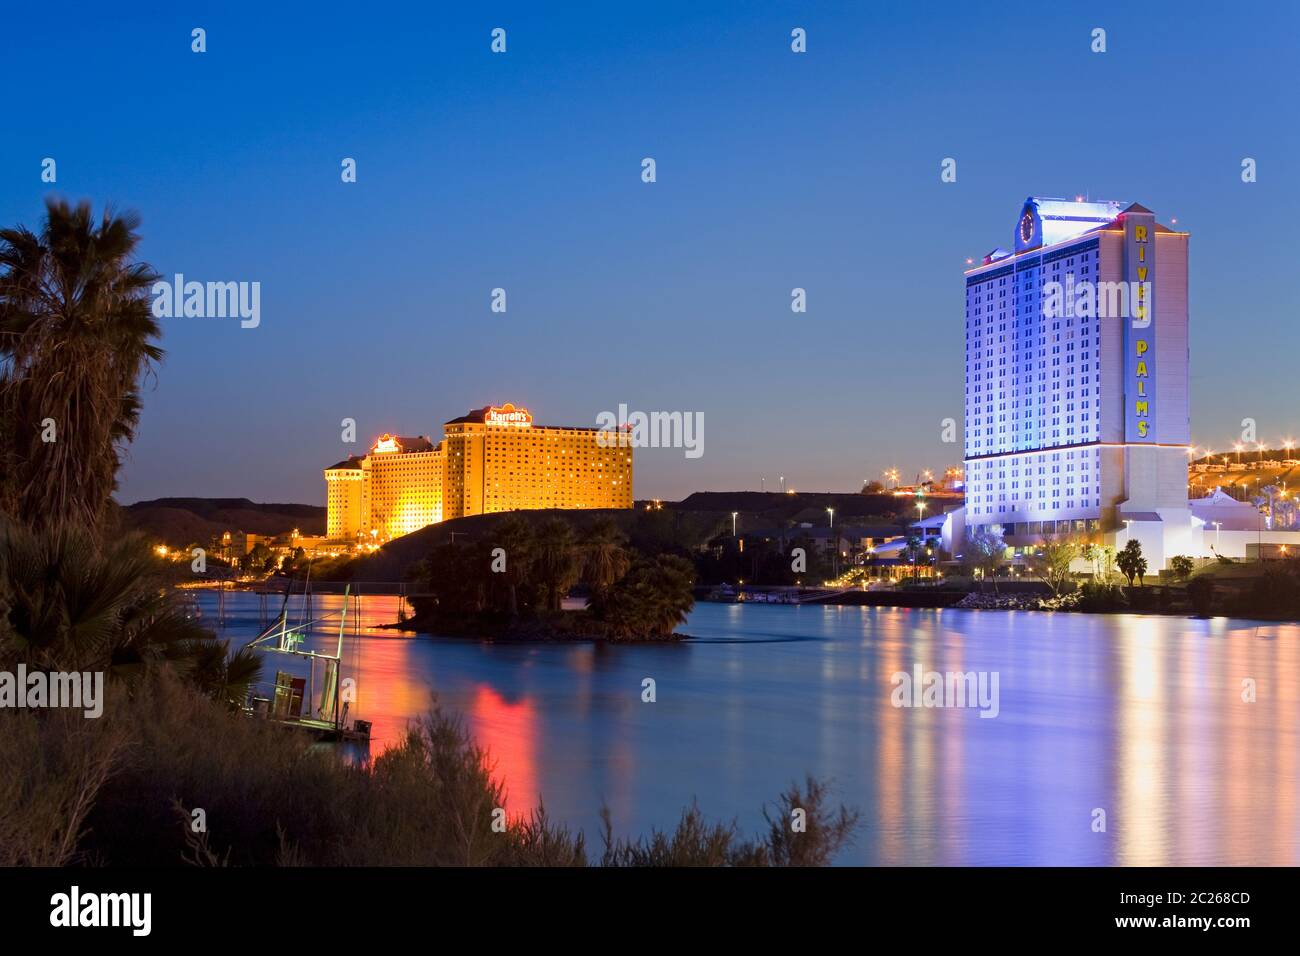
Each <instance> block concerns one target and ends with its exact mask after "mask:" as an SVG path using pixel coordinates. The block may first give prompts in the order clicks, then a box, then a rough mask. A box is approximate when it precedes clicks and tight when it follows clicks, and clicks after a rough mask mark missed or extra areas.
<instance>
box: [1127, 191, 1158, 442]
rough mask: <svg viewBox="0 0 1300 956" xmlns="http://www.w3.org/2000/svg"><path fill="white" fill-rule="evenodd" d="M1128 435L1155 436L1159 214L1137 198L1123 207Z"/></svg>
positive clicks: (1138, 439)
mask: <svg viewBox="0 0 1300 956" xmlns="http://www.w3.org/2000/svg"><path fill="white" fill-rule="evenodd" d="M1120 221H1121V222H1123V224H1124V279H1125V282H1126V285H1127V287H1128V289H1129V296H1128V310H1127V311H1128V315H1127V316H1125V317H1124V318H1123V320H1122V321H1123V322H1124V440H1125V441H1126V442H1129V443H1139V444H1154V443H1155V442H1156V411H1157V409H1156V322H1155V314H1156V313H1155V270H1156V243H1155V235H1156V220H1155V215H1154V214H1153V213H1152V212H1151V210H1149V209H1146V208H1144V207H1142V206H1139V205H1137V204H1134V205H1132V206H1130V207H1129V208H1128V209H1126V210H1124V214H1123V216H1122V217H1121V218H1120Z"/></svg>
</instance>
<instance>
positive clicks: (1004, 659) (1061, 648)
mask: <svg viewBox="0 0 1300 956" xmlns="http://www.w3.org/2000/svg"><path fill="white" fill-rule="evenodd" d="M198 600H199V603H200V607H201V608H202V610H203V616H204V619H205V621H207V622H208V623H210V624H215V623H216V600H215V595H213V594H211V593H201V594H200V595H199V599H198ZM271 600H272V601H274V600H275V599H271ZM341 600H342V599H341V598H339V597H322V596H317V597H316V598H315V611H316V614H317V615H320V614H321V613H322V612H323V611H324V612H328V611H331V610H333V611H337V609H338V608H339V606H340V605H341ZM397 600H398V599H397V598H395V597H366V598H365V599H364V601H363V603H362V610H361V614H360V625H361V627H360V633H357V632H356V630H355V629H354V624H355V623H356V622H357V616H356V615H355V614H353V617H352V618H351V619H350V620H349V622H348V627H347V636H345V638H344V667H343V673H344V676H345V677H348V676H353V677H355V678H356V681H357V690H358V699H357V704H356V706H355V707H354V708H353V711H352V713H353V715H355V716H359V717H362V718H365V719H368V720H371V721H372V722H373V724H374V738H373V740H372V744H371V752H372V753H374V754H377V753H379V752H380V751H382V750H383V748H384V747H385V746H387V745H389V744H390V743H392V742H393V741H394V740H396V739H399V738H400V737H401V735H402V733H403V731H404V728H405V726H406V724H407V721H408V720H409V719H410V718H411V717H413V716H414V715H416V714H419V713H421V712H422V711H424V710H427V709H428V708H429V707H430V705H431V704H432V702H433V699H434V695H435V694H436V696H437V700H438V703H439V704H440V705H441V706H442V708H443V709H444V710H447V711H452V712H457V713H459V714H462V715H463V716H464V719H465V721H466V724H467V726H468V728H469V730H470V731H471V732H472V734H473V735H474V737H475V738H476V739H477V740H478V741H479V743H480V744H482V745H483V746H485V747H486V748H488V750H489V751H490V753H491V756H492V759H493V761H494V762H495V768H496V773H497V775H498V776H499V778H500V779H502V780H503V781H504V783H505V785H506V788H507V792H508V811H509V812H510V813H511V814H512V815H514V814H520V813H524V812H526V811H527V810H528V809H530V808H532V807H534V806H536V805H537V803H538V801H539V800H543V799H544V800H545V803H546V808H547V812H548V813H549V814H550V815H551V816H552V817H554V818H556V819H558V820H561V821H564V822H566V823H568V824H570V825H571V826H573V827H576V828H581V829H583V830H585V831H586V833H587V836H588V839H589V842H590V843H591V845H592V846H593V849H595V850H596V851H597V852H598V851H599V838H598V831H597V820H598V817H597V814H598V812H599V810H600V807H601V805H602V803H603V804H606V805H608V807H609V808H610V811H611V814H612V817H613V821H614V826H615V829H616V831H618V832H620V833H624V834H641V833H646V832H648V831H649V829H650V828H651V827H652V826H658V827H664V828H667V827H671V826H673V825H674V824H675V823H676V821H677V819H678V817H679V815H680V813H681V810H682V808H683V807H684V806H685V805H686V804H688V803H689V802H690V801H691V799H692V798H695V799H697V800H698V802H699V805H700V808H701V809H702V810H703V811H704V812H705V813H706V815H708V816H709V817H710V818H720V819H726V820H730V819H733V818H734V819H736V820H737V821H738V822H739V823H740V825H741V828H742V829H743V830H745V831H746V832H757V831H758V830H759V828H760V827H761V826H762V824H763V820H762V815H761V809H762V806H763V805H764V803H765V802H770V801H772V800H774V799H775V798H776V797H777V795H778V794H779V793H780V792H781V791H782V790H783V789H785V788H786V787H787V786H788V785H789V784H790V783H791V782H792V781H795V780H800V781H801V780H802V779H803V778H804V776H805V775H806V774H812V775H814V776H816V777H819V778H823V779H828V780H830V781H831V782H832V784H833V787H834V794H835V797H836V799H837V800H838V801H842V802H844V803H846V804H849V805H851V806H853V807H856V808H857V809H858V810H859V811H860V812H861V818H862V826H861V828H860V830H859V832H858V835H857V839H856V842H855V844H854V845H853V846H852V847H850V848H849V849H847V850H846V851H844V852H843V853H842V854H841V856H840V858H839V859H838V861H837V862H839V863H845V864H911V865H928V864H939V865H985V864H1000V865H1021V864H1024V865H1053V864H1059V865H1071V864H1082V865H1103V864H1125V865H1128V864H1135V865H1139V864H1140V865H1171V864H1172V865H1182V864H1188V865H1190V864H1205V865H1215V864H1276V865H1296V864H1298V863H1300V793H1298V789H1300V734H1298V731H1300V626H1297V625H1293V624H1272V623H1264V622H1253V621H1242V620H1232V619H1225V618H1216V619H1213V620H1208V621H1206V620H1194V619H1188V618H1178V617H1159V616H1140V615H1125V616H1119V615H1116V616H1110V615H1080V614H1045V613H1037V612H1020V611H1017V612H1002V611H959V610H952V609H947V610H907V609H893V608H857V607H817V606H809V607H787V606H763V605H739V604H701V605H699V606H697V607H696V609H695V611H694V612H693V613H692V614H691V617H690V620H689V621H688V622H687V624H686V625H685V626H684V627H683V628H682V630H683V631H684V632H685V633H689V634H691V635H693V636H694V639H692V640H690V641H686V642H683V643H680V644H676V645H671V646H663V645H659V646H655V645H648V646H603V645H597V644H581V645H573V646H564V645H526V644H491V643H479V642H475V641H467V640H463V639H450V638H430V637H416V636H413V635H403V634H401V633H400V632H392V631H383V630H376V629H375V625H378V624H383V623H389V622H391V621H393V620H395V618H396V614H397ZM295 607H296V605H295ZM277 610H278V606H277V607H273V608H271V609H270V613H272V614H274V613H275V612H276V611H277ZM349 613H350V614H352V613H353V612H351V611H350V612H349ZM297 615H298V611H297V610H291V613H290V623H293V622H294V621H295V620H296V619H297ZM259 618H260V609H259V602H258V597H257V596H256V595H254V594H249V593H237V594H234V595H228V596H227V599H226V620H225V626H224V630H223V635H224V636H226V637H230V638H233V639H234V641H235V643H242V641H243V640H245V639H248V638H251V637H252V636H253V635H255V634H256V633H257V631H258V628H259V623H260V621H259ZM337 627H338V626H337V623H332V622H326V623H324V624H322V625H320V627H319V628H318V629H317V630H316V631H315V632H314V633H313V634H312V636H311V637H310V638H309V640H308V641H307V646H308V647H315V648H326V647H328V648H329V649H330V650H331V651H332V649H333V647H334V643H335V641H336V639H337ZM284 660H285V659H284V658H282V657H278V656H277V657H276V659H275V660H271V659H268V660H267V663H266V670H265V674H266V676H267V677H268V678H270V677H271V676H272V675H273V673H274V671H275V669H276V668H277V666H279V667H281V668H282V669H285V670H294V671H297V670H300V668H298V667H297V666H296V665H297V661H296V660H291V661H290V665H291V666H288V667H285V666H284V663H283V662H284ZM917 667H919V668H920V669H921V672H922V675H923V678H924V675H926V674H928V672H939V673H940V674H946V673H949V672H953V673H969V672H973V673H974V674H975V675H976V676H977V678H978V677H980V676H982V678H983V679H984V680H985V685H984V686H985V688H986V690H987V691H989V692H991V690H992V686H993V685H992V678H993V676H994V675H996V679H997V696H996V698H995V703H996V716H981V713H986V714H990V715H991V714H992V713H993V712H994V707H993V706H990V705H989V704H990V703H992V701H991V700H990V699H988V698H986V706H983V707H978V706H968V707H927V706H895V703H896V702H898V698H899V695H900V694H901V693H902V691H901V690H899V691H896V686H897V684H896V682H895V681H894V680H893V678H894V675H896V674H898V673H900V672H906V673H908V674H909V675H911V674H913V673H914V672H915V669H916V668H917ZM647 678H650V679H652V680H653V681H654V697H655V699H654V701H653V702H646V701H644V700H643V696H645V690H644V687H645V684H644V681H645V679H647ZM1252 691H1253V698H1254V699H1253V701H1248V700H1246V699H1243V698H1249V697H1251V696H1252ZM907 701H908V702H909V703H913V704H915V703H917V702H920V703H924V698H923V697H921V696H920V693H919V691H918V692H917V696H916V697H915V698H914V697H912V696H910V695H909V696H908V698H907ZM1102 813H1104V827H1105V828H1104V831H1103V830H1101V824H1102V819H1103V818H1102V816H1101V814H1102Z"/></svg>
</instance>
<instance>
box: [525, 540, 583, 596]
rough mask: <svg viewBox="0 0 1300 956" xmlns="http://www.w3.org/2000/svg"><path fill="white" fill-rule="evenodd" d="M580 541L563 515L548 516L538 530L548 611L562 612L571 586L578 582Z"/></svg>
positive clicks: (537, 559)
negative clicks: (562, 606) (562, 602)
mask: <svg viewBox="0 0 1300 956" xmlns="http://www.w3.org/2000/svg"><path fill="white" fill-rule="evenodd" d="M577 543H578V541H577V537H576V536H575V535H574V533H573V527H572V526H571V525H570V524H569V523H568V522H567V521H565V520H564V519H563V518H548V519H546V520H545V521H543V522H542V524H541V526H540V527H539V528H538V529H537V540H536V552H535V558H534V567H535V568H536V576H537V582H538V584H539V585H541V588H542V593H543V595H544V597H545V601H546V607H547V609H548V610H551V611H558V610H559V609H560V602H561V601H562V600H563V599H564V596H565V595H566V594H568V593H569V588H571V587H573V585H574V584H576V583H577V581H578V577H579V572H580V570H581V564H580V563H579V560H578V548H577Z"/></svg>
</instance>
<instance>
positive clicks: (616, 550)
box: [580, 517, 632, 596]
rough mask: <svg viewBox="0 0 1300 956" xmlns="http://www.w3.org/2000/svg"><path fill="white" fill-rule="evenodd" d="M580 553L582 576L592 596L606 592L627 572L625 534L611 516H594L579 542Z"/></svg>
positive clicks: (627, 559)
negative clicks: (581, 556) (592, 521)
mask: <svg viewBox="0 0 1300 956" xmlns="http://www.w3.org/2000/svg"><path fill="white" fill-rule="evenodd" d="M580 547H581V549H582V554H583V576H584V578H585V580H586V582H587V583H588V584H590V585H591V590H592V592H593V593H594V594H595V595H597V596H598V595H601V594H604V593H606V592H607V591H608V590H609V589H610V588H611V587H613V585H614V582H615V581H617V580H618V579H619V578H621V577H622V576H623V575H625V574H627V569H628V568H629V567H630V566H631V564H632V557H631V554H630V553H629V552H628V549H627V537H626V536H625V535H624V534H623V532H622V531H621V530H619V527H618V524H617V523H616V522H615V521H614V519H612V518H609V517H602V518H599V519H597V520H596V521H595V522H594V523H593V524H592V525H591V527H589V528H588V529H587V532H586V534H584V535H583V536H582V543H581V545H580Z"/></svg>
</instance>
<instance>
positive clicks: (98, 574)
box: [0, 520, 239, 681]
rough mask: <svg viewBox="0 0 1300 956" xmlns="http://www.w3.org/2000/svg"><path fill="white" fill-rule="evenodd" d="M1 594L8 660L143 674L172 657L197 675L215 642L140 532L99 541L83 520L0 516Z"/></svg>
mask: <svg viewBox="0 0 1300 956" xmlns="http://www.w3.org/2000/svg"><path fill="white" fill-rule="evenodd" d="M0 604H3V605H4V611H5V613H4V614H3V615H0V661H3V662H5V663H8V662H10V661H21V662H22V663H25V664H27V665H28V666H31V667H36V668H41V669H47V670H62V671H87V670H89V671H97V670H98V671H107V672H108V674H109V676H110V677H113V678H117V679H124V680H127V681H134V680H135V679H136V678H138V677H139V676H141V675H142V674H143V673H144V671H145V670H146V668H147V667H148V666H149V665H150V664H153V663H161V662H171V663H172V664H173V665H175V668H176V670H177V671H178V672H180V673H181V674H183V675H185V676H187V677H191V678H192V677H193V674H194V669H195V668H194V665H195V662H196V661H197V660H200V659H202V657H203V655H204V654H205V653H207V652H208V651H207V645H209V644H211V643H215V639H214V638H213V636H212V634H211V632H209V631H208V630H206V629H205V628H203V627H202V626H201V625H199V623H198V622H197V621H195V620H192V619H191V618H190V617H188V616H187V615H186V613H185V610H184V608H183V606H182V605H181V604H180V603H179V602H178V600H177V598H176V596H175V592H173V591H170V590H168V589H165V588H164V587H163V585H162V582H161V580H160V579H159V578H158V576H157V566H156V564H154V559H153V558H152V557H151V556H150V553H149V550H148V548H147V547H146V546H145V543H144V541H143V539H142V538H140V537H138V536H128V537H124V538H120V539H117V540H115V541H113V542H111V543H109V544H106V545H103V546H100V545H98V544H97V543H96V542H95V540H94V539H93V537H92V536H91V534H90V533H89V532H88V531H87V530H85V529H84V528H77V527H75V526H72V525H60V526H58V527H53V528H43V529H40V530H36V531H33V530H31V529H28V528H25V527H23V526H22V525H18V524H16V523H14V522H12V521H8V520H0ZM235 669H236V670H239V667H236V668H235Z"/></svg>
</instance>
